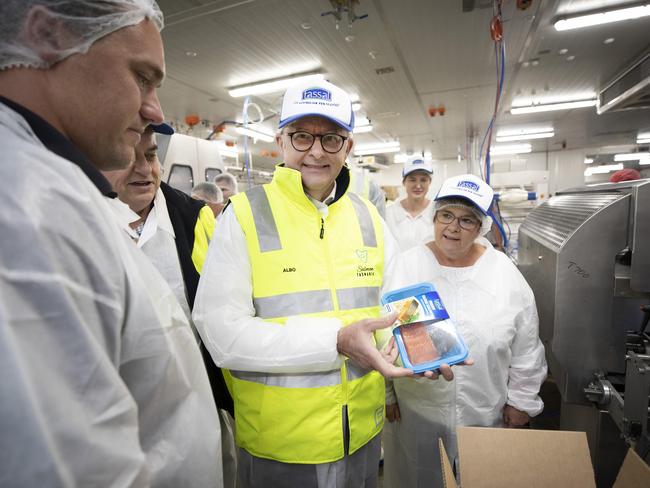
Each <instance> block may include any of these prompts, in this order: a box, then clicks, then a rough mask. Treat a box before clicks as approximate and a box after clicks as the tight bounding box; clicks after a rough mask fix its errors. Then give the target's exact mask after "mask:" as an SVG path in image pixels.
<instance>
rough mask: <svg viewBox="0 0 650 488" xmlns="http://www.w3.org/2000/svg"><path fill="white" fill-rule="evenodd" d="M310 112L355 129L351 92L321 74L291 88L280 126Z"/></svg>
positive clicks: (288, 90)
mask: <svg viewBox="0 0 650 488" xmlns="http://www.w3.org/2000/svg"><path fill="white" fill-rule="evenodd" d="M309 116H316V117H324V118H326V119H328V120H331V121H332V122H334V123H335V124H336V125H339V126H341V127H342V128H344V129H345V130H348V131H352V129H354V112H353V111H352V100H351V99H350V95H348V94H347V93H346V92H345V91H344V90H342V89H341V88H339V87H338V86H336V85H333V84H332V83H330V82H328V81H325V80H321V79H318V78H314V79H311V80H310V79H306V80H304V81H302V82H300V83H297V84H295V85H293V86H291V87H289V88H288V89H287V91H286V92H285V94H284V99H283V100H282V112H281V113H280V124H279V125H278V128H280V129H282V127H284V126H285V125H288V124H290V123H291V122H294V121H296V120H298V119H301V118H303V117H309Z"/></svg>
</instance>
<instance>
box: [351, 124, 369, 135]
mask: <svg viewBox="0 0 650 488" xmlns="http://www.w3.org/2000/svg"><path fill="white" fill-rule="evenodd" d="M371 131H372V124H365V125H358V126H356V127H355V128H354V130H353V131H352V132H353V133H354V134H363V133H364V132H371Z"/></svg>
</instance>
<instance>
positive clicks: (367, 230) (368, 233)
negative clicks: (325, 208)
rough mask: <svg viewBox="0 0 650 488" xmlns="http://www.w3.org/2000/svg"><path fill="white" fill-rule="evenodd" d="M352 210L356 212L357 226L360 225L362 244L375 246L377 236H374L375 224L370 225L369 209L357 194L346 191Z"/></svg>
mask: <svg viewBox="0 0 650 488" xmlns="http://www.w3.org/2000/svg"><path fill="white" fill-rule="evenodd" d="M348 196H349V197H350V200H351V201H352V206H353V207H354V211H355V212H356V213H357V219H358V220H359V226H360V227H361V237H363V245H364V246H366V247H377V236H375V226H374V225H372V217H371V216H370V210H368V207H366V204H365V203H363V202H362V201H361V199H360V198H359V196H358V195H356V194H354V193H348Z"/></svg>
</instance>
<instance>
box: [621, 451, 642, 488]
mask: <svg viewBox="0 0 650 488" xmlns="http://www.w3.org/2000/svg"><path fill="white" fill-rule="evenodd" d="M642 486H650V466H648V465H647V464H646V463H644V462H643V459H641V457H639V455H638V454H637V453H636V452H634V451H633V450H632V449H629V450H628V451H627V455H626V456H625V460H624V461H623V466H621V470H620V471H619V472H618V476H617V477H616V482H615V483H614V488H640V487H642Z"/></svg>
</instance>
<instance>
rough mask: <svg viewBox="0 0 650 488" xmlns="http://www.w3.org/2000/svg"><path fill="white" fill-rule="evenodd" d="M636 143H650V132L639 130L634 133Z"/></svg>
mask: <svg viewBox="0 0 650 488" xmlns="http://www.w3.org/2000/svg"><path fill="white" fill-rule="evenodd" d="M636 143H637V144H650V132H639V133H638V134H637V135H636Z"/></svg>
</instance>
